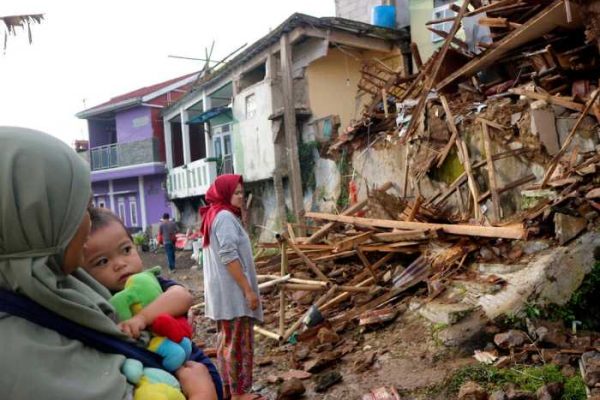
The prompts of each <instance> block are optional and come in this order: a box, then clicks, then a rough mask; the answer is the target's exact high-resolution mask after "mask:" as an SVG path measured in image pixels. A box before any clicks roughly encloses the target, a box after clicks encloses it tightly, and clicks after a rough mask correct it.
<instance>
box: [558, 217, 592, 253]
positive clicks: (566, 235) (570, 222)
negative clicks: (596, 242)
mask: <svg viewBox="0 0 600 400" xmlns="http://www.w3.org/2000/svg"><path fill="white" fill-rule="evenodd" d="M587 224H588V222H587V220H586V219H585V218H580V217H572V216H570V215H567V214H561V213H556V214H554V233H555V235H556V239H558V242H559V243H560V245H561V246H562V245H563V244H565V243H567V242H568V241H570V240H571V239H573V238H575V237H576V236H577V235H579V234H580V233H581V232H583V231H584V230H585V229H586V228H587Z"/></svg>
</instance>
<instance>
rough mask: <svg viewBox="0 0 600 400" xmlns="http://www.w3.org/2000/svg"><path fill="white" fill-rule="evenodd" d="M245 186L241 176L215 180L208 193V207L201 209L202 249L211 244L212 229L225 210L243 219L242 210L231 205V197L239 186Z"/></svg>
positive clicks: (227, 175) (228, 175)
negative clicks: (218, 216)
mask: <svg viewBox="0 0 600 400" xmlns="http://www.w3.org/2000/svg"><path fill="white" fill-rule="evenodd" d="M240 183H241V184H243V183H244V180H243V178H242V176H241V175H235V174H225V175H220V176H219V177H217V179H215V181H214V182H213V184H212V185H210V188H208V192H206V202H207V203H208V206H206V207H201V208H200V217H202V225H201V226H200V230H201V231H202V238H203V240H202V247H206V246H208V245H209V244H210V228H211V227H212V223H213V221H214V219H215V217H216V216H217V214H218V213H219V212H221V211H223V210H228V211H231V212H232V213H234V214H235V215H237V216H238V217H240V218H241V216H242V210H240V209H239V208H238V207H235V206H233V205H232V204H231V196H233V193H234V192H235V188H236V187H237V185H238V184H240Z"/></svg>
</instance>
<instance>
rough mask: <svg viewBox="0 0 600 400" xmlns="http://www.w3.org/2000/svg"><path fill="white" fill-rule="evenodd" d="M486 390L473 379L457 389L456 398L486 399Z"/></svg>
mask: <svg viewBox="0 0 600 400" xmlns="http://www.w3.org/2000/svg"><path fill="white" fill-rule="evenodd" d="M487 398H488V394H487V392H486V391H485V390H484V389H483V388H482V387H481V386H479V385H478V384H477V383H475V382H473V381H469V382H466V383H464V384H463V385H462V386H461V387H460V390H459V391H458V400H487Z"/></svg>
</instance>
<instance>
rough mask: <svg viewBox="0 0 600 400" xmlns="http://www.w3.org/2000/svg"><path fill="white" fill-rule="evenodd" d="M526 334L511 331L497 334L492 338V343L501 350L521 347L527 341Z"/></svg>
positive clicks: (514, 330)
mask: <svg viewBox="0 0 600 400" xmlns="http://www.w3.org/2000/svg"><path fill="white" fill-rule="evenodd" d="M528 340H529V339H528V337H527V334H526V333H525V332H523V331H519V330H516V329H511V330H509V331H508V332H503V333H499V334H497V335H496V336H494V343H496V346H498V347H500V348H502V349H511V348H513V347H518V346H522V345H523V344H524V343H526V342H527V341H528Z"/></svg>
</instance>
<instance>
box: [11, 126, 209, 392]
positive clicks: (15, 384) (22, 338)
mask: <svg viewBox="0 0 600 400" xmlns="http://www.w3.org/2000/svg"><path fill="white" fill-rule="evenodd" d="M90 194H91V190H90V173H89V167H88V166H87V165H86V164H85V162H83V160H81V159H80V158H79V156H78V155H77V154H76V153H75V152H74V151H73V150H71V149H70V148H69V147H68V146H67V145H66V144H64V143H63V142H61V141H60V140H58V139H56V138H54V137H51V136H49V135H46V134H44V133H41V132H37V131H33V130H28V129H22V128H13V127H0V291H2V292H4V293H9V294H10V295H14V296H15V297H18V298H25V299H26V300H27V301H33V302H34V303H36V305H40V306H42V307H44V309H45V310H48V311H50V312H51V313H48V314H53V315H57V316H58V318H61V317H62V319H64V320H67V322H69V323H74V325H73V326H75V325H76V326H81V327H83V328H82V329H88V330H90V331H93V332H97V333H98V334H100V335H103V336H105V337H112V338H116V339H120V340H123V341H126V340H129V339H128V338H127V337H126V336H125V335H124V334H123V333H122V332H121V331H120V330H119V328H118V327H117V325H116V324H115V318H114V310H113V308H112V307H111V306H110V304H109V303H108V301H107V300H108V298H109V297H110V294H109V293H108V291H107V290H106V289H105V288H104V287H102V286H101V285H100V284H98V283H97V282H96V281H94V280H93V279H92V278H91V277H90V276H89V275H87V274H86V273H85V272H84V271H83V270H81V269H79V268H77V267H78V266H79V265H81V257H82V252H83V246H84V244H85V240H86V239H87V235H88V234H89V228H90V225H89V224H90V222H89V215H88V213H87V210H86V209H87V205H88V202H89V199H90ZM9 297H10V296H9ZM0 300H1V299H0ZM51 325H52V324H50V325H46V326H47V327H44V326H43V325H40V324H39V323H36V322H32V321H31V320H29V319H27V318H23V317H22V316H21V317H20V316H15V315H14V313H10V312H2V311H0V393H2V396H0V397H2V398H3V399H19V400H34V399H35V400H39V399H48V400H54V399H56V400H71V399H73V400H75V399H77V400H96V399H97V400H120V399H129V398H131V397H132V395H131V394H132V389H133V388H132V387H131V386H130V385H129V384H128V383H127V381H126V379H125V376H124V375H122V374H121V372H120V368H121V365H122V364H123V361H124V360H125V356H123V355H119V354H109V353H106V352H102V351H99V350H97V349H96V348H93V347H90V346H87V345H84V344H83V343H82V341H80V340H77V339H73V338H69V337H67V336H65V335H63V334H61V333H59V332H57V331H56V330H55V329H53V327H52V326H51ZM177 377H178V378H179V381H180V383H181V385H182V390H183V391H184V393H186V394H187V395H188V399H203V400H206V399H213V398H216V395H215V394H214V386H212V380H211V378H210V375H209V374H208V370H207V369H206V367H204V366H203V365H201V364H198V363H193V362H189V363H188V364H186V366H184V367H182V368H180V369H179V370H178V372H177Z"/></svg>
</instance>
